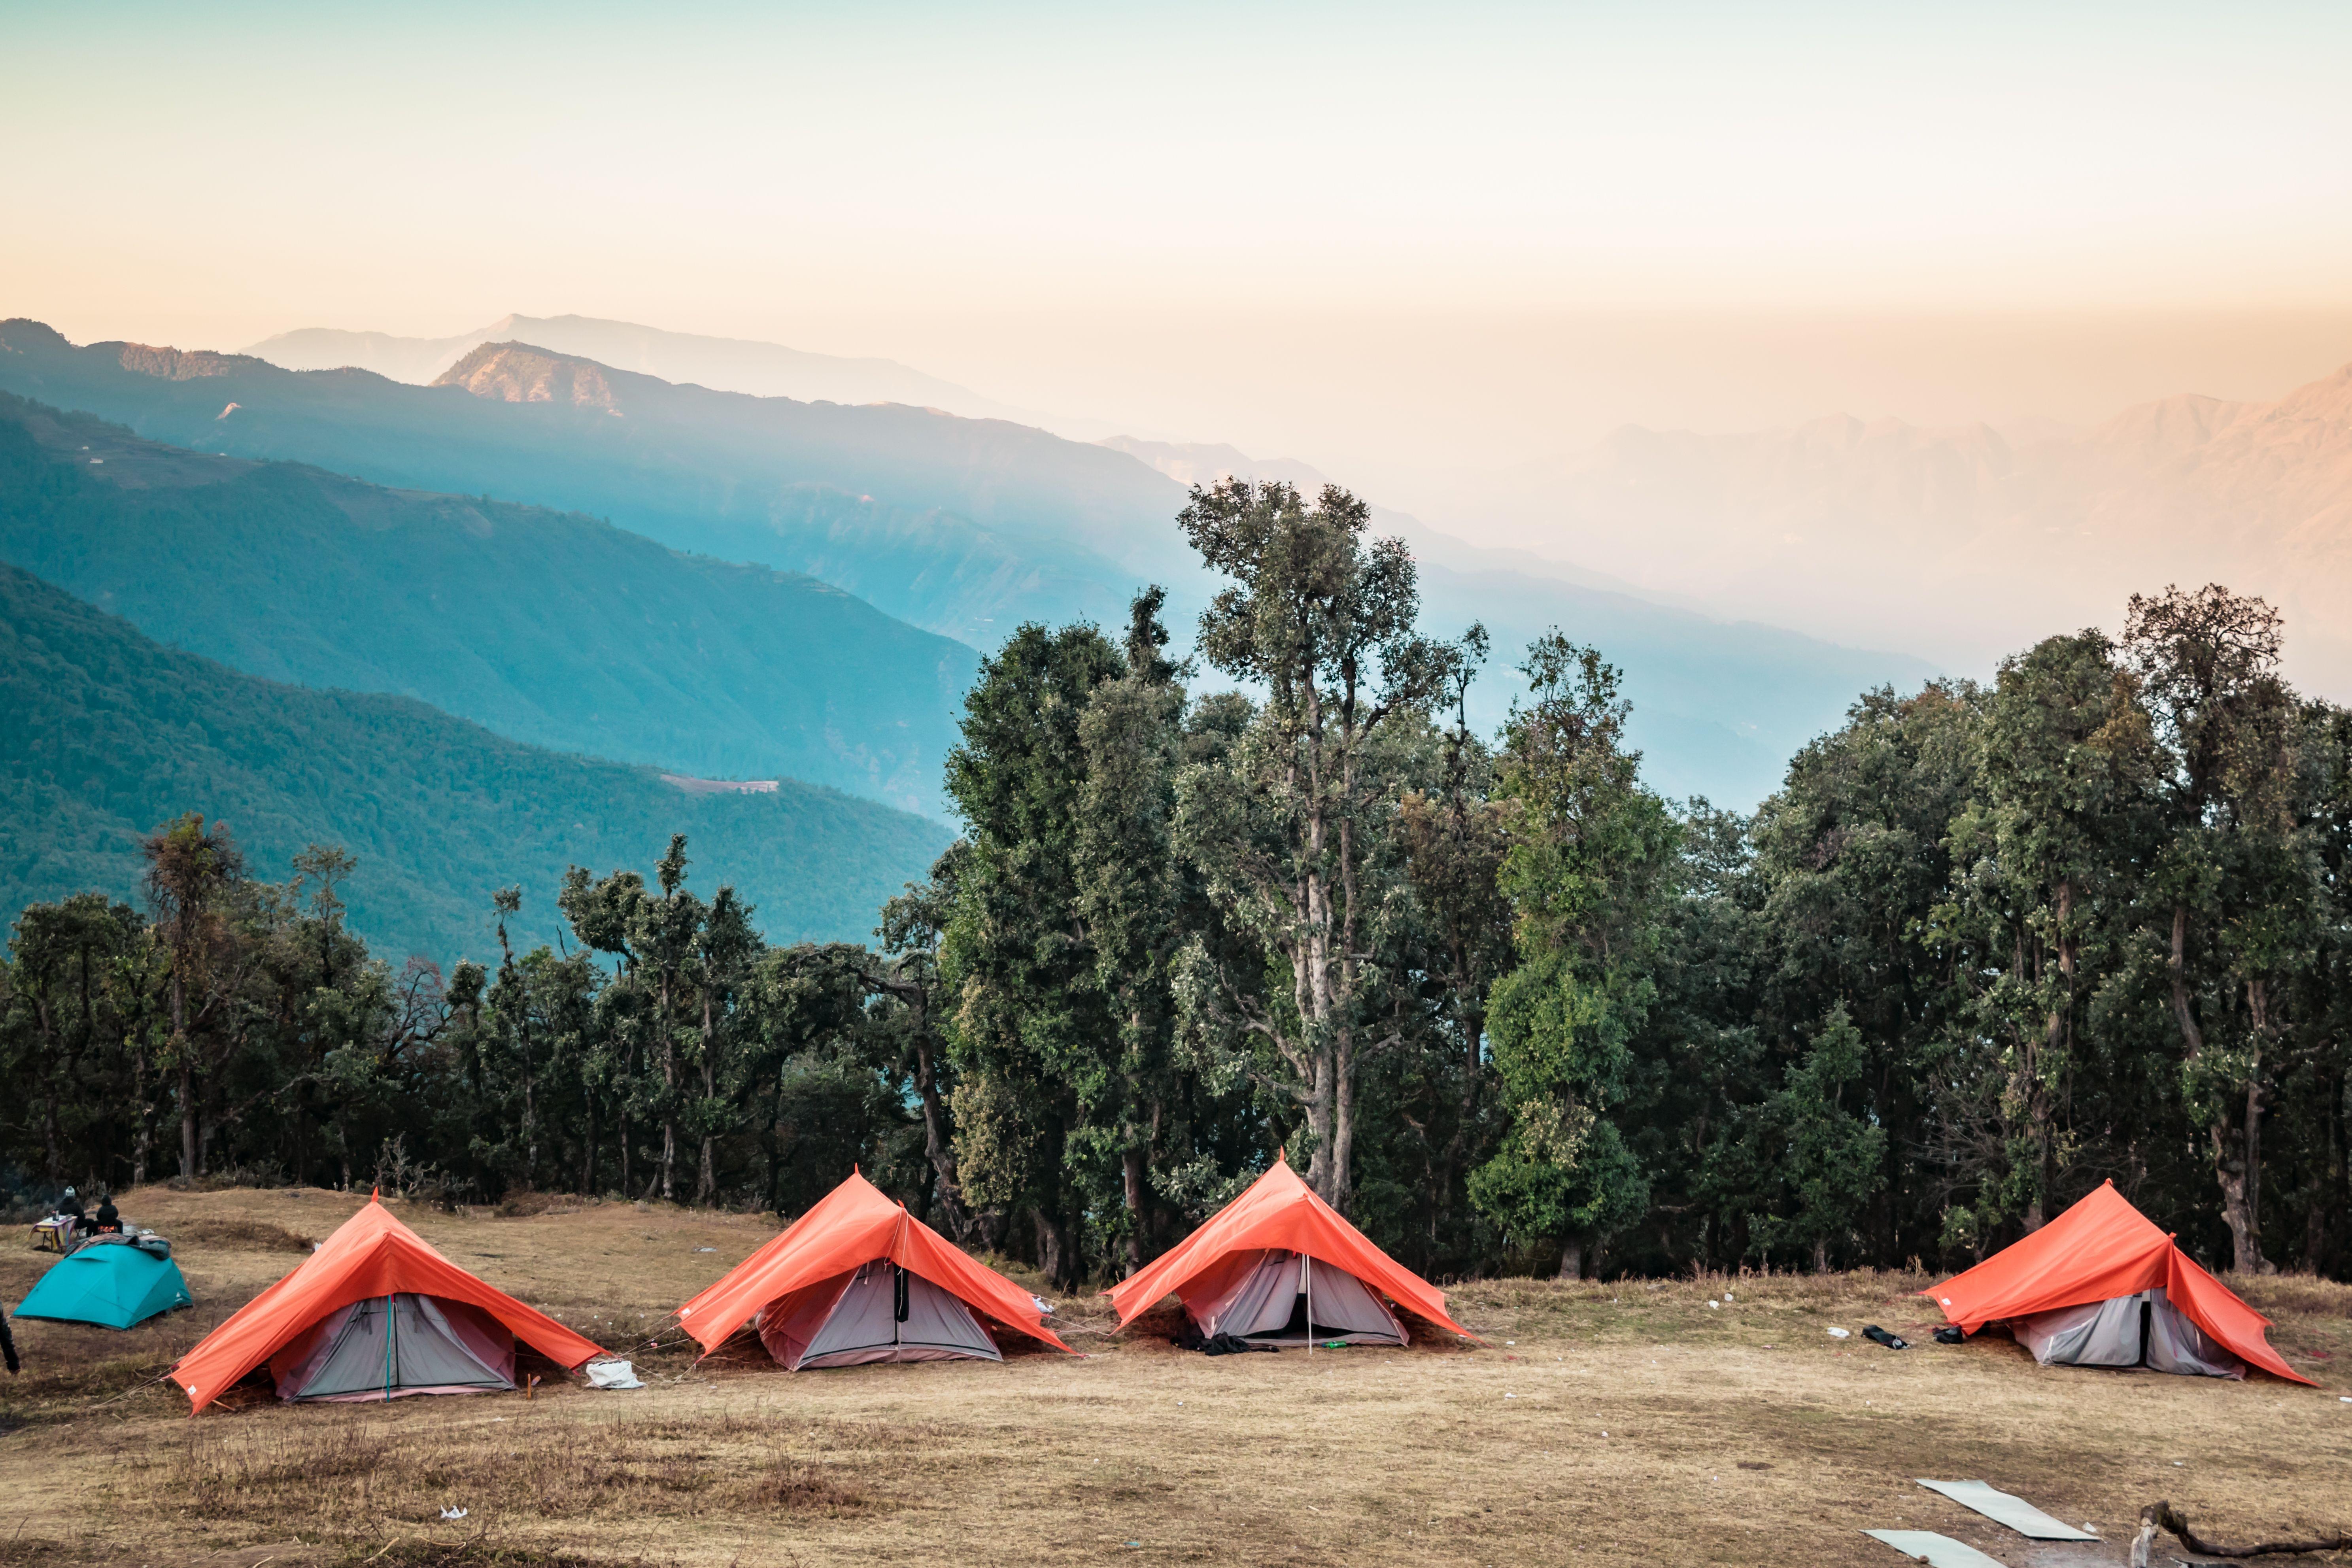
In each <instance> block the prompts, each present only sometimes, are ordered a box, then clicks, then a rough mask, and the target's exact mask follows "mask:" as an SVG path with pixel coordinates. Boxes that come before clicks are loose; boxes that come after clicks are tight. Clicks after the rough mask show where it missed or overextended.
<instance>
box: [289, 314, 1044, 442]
mask: <svg viewBox="0 0 2352 1568" xmlns="http://www.w3.org/2000/svg"><path fill="white" fill-rule="evenodd" d="M492 342H530V343H536V344H539V345H540V346H541V347H543V348H547V349H550V350H552V351H554V352H555V353H564V354H577V355H580V356H582V357H583V358H587V359H593V360H594V361H596V362H597V363H600V364H606V365H610V366H612V367H613V368H614V369H616V370H628V371H635V372H637V373H638V374H644V375H652V376H658V377H659V378H660V379H662V380H664V381H671V382H681V383H687V382H690V383H694V384H698V385H702V386H708V387H712V388H716V389H719V390H724V391H731V392H746V393H750V394H751V395H754V396H760V397H790V398H793V399H796V400H797V401H800V402H803V403H815V402H825V403H853V404H855V403H906V404H911V405H914V406H916V407H919V408H940V409H945V410H946V411H948V412H949V413H951V414H961V415H963V416H966V417H968V418H975V419H1013V420H1018V421H1020V422H1021V423H1024V424H1032V425H1034V424H1039V423H1042V422H1043V416H1036V415H1033V414H1031V413H1029V412H1028V411H1027V410H1024V409H1020V408H1015V407H1013V406H1012V405H1008V404H1003V403H999V402H998V401H996V400H995V399H994V398H992V397H988V396H985V395H982V394H981V393H977V392H974V391H973V390H972V389H971V388H970V387H968V386H959V385H957V384H955V383H954V382H951V381H943V380H941V379H940V378H939V377H938V376H935V375H926V374H923V373H922V372H921V371H919V370H916V369H914V368H912V367H911V366H908V365H903V364H900V363H898V361H896V360H887V359H871V358H844V357H841V356H839V355H835V354H820V353H808V352H806V351H805V350H802V349H793V348H786V347H785V346H783V345H782V344H781V343H766V342H753V341H751V340H750V339H746V338H719V337H709V336H705V335H703V334H700V333H696V332H673V331H664V330H663V329H661V328H659V327H646V326H640V325H638V324H637V323H635V322H633V321H604V320H600V319H598V318H596V317H593V316H523V315H506V316H501V317H499V319H498V320H497V321H492V322H491V323H490V324H489V325H488V326H486V327H478V328H476V329H475V330H474V331H470V332H461V333H459V334H457V336H455V337H448V338H404V337H399V336H396V335H394V334H393V333H389V332H354V331H341V330H340V329H337V328H332V327H304V328H299V329H298V330H296V331H290V332H280V333H278V335H277V336H276V337H273V338H267V339H264V340H263V341H262V342H257V343H255V344H253V345H251V346H250V347H248V348H247V349H246V350H245V353H247V354H250V355H253V356H254V357H255V358H257V359H264V360H268V362H269V363H272V364H275V365H280V366H282V367H284V368H285V369H288V370H334V369H338V368H341V367H342V366H345V365H352V366H356V367H358V368H360V369H362V370H372V371H374V372H375V373H377V374H380V375H385V376H389V377H391V378H392V379H393V380H394V381H406V382H415V383H416V384H420V385H421V384H425V383H427V382H431V381H433V380H435V379H436V378H437V377H439V376H441V375H442V374H444V373H446V371H447V370H448V369H449V368H450V367H451V366H452V365H454V364H456V363H457V362H458V361H459V360H461V359H464V358H465V357H466V356H467V354H469V353H472V352H473V351H474V350H475V349H477V348H479V347H480V346H481V345H482V344H484V343H492Z"/></svg>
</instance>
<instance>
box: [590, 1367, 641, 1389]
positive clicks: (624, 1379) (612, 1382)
mask: <svg viewBox="0 0 2352 1568" xmlns="http://www.w3.org/2000/svg"><path fill="white" fill-rule="evenodd" d="M588 1386H589V1387H591V1388H643V1387H644V1386H645V1384H642V1383H640V1382H638V1381H637V1369H636V1368H635V1367H634V1366H632V1365H630V1364H629V1363H627V1362H625V1361H592V1362H590V1363H588Z"/></svg>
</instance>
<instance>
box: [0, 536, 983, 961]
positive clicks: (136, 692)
mask: <svg viewBox="0 0 2352 1568" xmlns="http://www.w3.org/2000/svg"><path fill="white" fill-rule="evenodd" d="M192 810H193V811H199V812H202V813H203V814H204V815H205V816H206V817H208V818H212V819H216V820H225V821H226V822H227V823H228V825H229V826H230V829H231V831H232V832H233V833H234V834H235V836H236V839H237V841H238V843H239V844H240V845H241V846H242V847H243V848H244V849H245V851H246V856H247V864H248V867H249V868H250V870H251V872H252V874H253V875H255V876H257V877H259V878H262V879H268V880H273V881H274V880H279V879H283V878H284V877H286V876H287V875H288V874H289V869H290V866H289V863H290V861H291V859H292V858H293V856H294V855H296V854H297V853H299V851H300V850H302V849H303V848H305V847H308V846H309V845H310V844H313V843H329V844H337V845H341V847H344V848H346V849H348V850H350V851H351V852H352V854H353V855H355V856H356V857H357V858H358V861H359V864H358V868H357V869H356V870H355V871H354V872H353V874H352V879H351V881H350V883H349V885H348V887H347V889H345V895H344V896H345V899H346V901H347V903H348V905H349V916H348V918H349V920H350V921H351V924H352V928H353V929H354V930H356V931H360V932H361V933H362V935H364V936H365V937H366V938H367V939H368V941H369V942H370V943H371V944H373V945H374V946H375V947H376V948H377V950H378V951H379V952H385V953H387V954H389V955H392V956H394V957H395V958H396V957H397V956H399V955H403V954H408V953H422V954H425V955H427V956H430V957H432V958H435V959H436V960H440V961H442V962H444V963H446V962H447V961H448V960H450V959H453V958H456V957H459V956H466V955H470V956H473V957H477V958H480V957H483V956H485V955H487V954H489V953H491V952H495V943H494V941H493V937H492V924H491V917H490V909H491V897H492V895H493V894H494V893H495V892H496V891H497V890H498V889H500V888H504V887H509V886H520V888H521V889H522V895H523V907H522V914H521V917H520V921H519V922H518V923H517V926H516V928H515V929H516V934H517V935H518V936H520V938H522V939H523V940H524V941H525V942H540V941H547V942H554V941H556V940H558V938H559V937H560V935H561V926H562V921H561V919H560V917H559V916H558V915H557V913H556V911H555V908H554V894H555V889H556V887H557V885H558V883H559V882H560V880H561V879H562V875H563V871H564V868H566V867H567V866H571V865H574V864H577V865H581V866H585V867H589V868H593V869H595V870H597V871H598V872H600V873H601V872H603V871H604V870H609V869H613V868H635V869H638V870H641V871H649V870H650V868H651V866H652V865H653V862H654V861H655V860H656V859H657V858H659V857H660V856H661V854H662V852H663V851H664V849H665V848H667V845H668V842H669V836H670V835H671V834H672V833H674V832H682V833H685V834H686V835H687V836H688V855H689V857H690V858H691V859H692V861H693V869H692V871H691V883H690V885H692V886H693V887H695V888H697V889H700V890H701V891H702V892H703V893H704V894H705V895H706V896H708V895H709V893H710V892H711V891H713V890H714V889H717V888H718V887H719V885H720V884H721V883H731V884H733V885H734V886H735V887H736V888H737V889H739V890H740V892H741V893H742V894H743V896H744V897H745V898H746V899H748V900H750V901H751V903H752V904H753V905H754V906H755V918H756V920H757V921H758V923H759V924H760V926H761V928H762V929H763V930H764V931H765V932H766V933H767V935H768V937H769V939H770V940H772V941H774V942H790V941H794V940H798V939H801V938H840V939H853V940H854V939H859V938H862V937H863V936H864V935H865V934H866V931H868V930H869V929H870V928H871V926H872V925H873V923H874V912H875V910H876V909H877V907H878V906H879V904H880V902H881V900H883V899H885V898H887V897H888V896H889V895H890V894H892V893H895V892H897V891H898V888H899V886H900V884H901V883H903V882H905V881H907V880H908V879H910V878H913V877H918V876H920V875H921V874H922V872H923V870H924V869H925V868H927V867H928V866H929V863H930V861H931V859H932V858H934V857H935V856H936V855H937V854H938V853H939V852H940V849H942V848H944V847H946V844H947V841H948V839H949V837H950V835H949V831H948V829H946V828H945V827H943V826H940V825H939V824H938V823H936V822H933V821H930V820H929V819H928V818H924V817H920V816H912V815H910V814H908V813H906V812H899V811H893V810H891V809H890V808H889V807H887V806H883V805H875V804H874V803H872V802H869V801H862V800H856V799H852V798H851V797H849V796H847V795H840V794H837V793H835V792H834V791H831V790H822V789H816V788H813V787H810V786H808V785H805V784H796V783H793V782H791V781H782V782H780V783H779V784H777V785H776V787H775V788H773V789H772V790H767V791H761V792H757V793H737V792H732V791H697V790H691V789H682V788H680V787H678V786H677V784H672V783H669V782H666V781H665V780H663V779H662V778H661V777H660V776H659V775H658V774H657V773H656V772H655V771H654V770H653V769H650V768H637V767H628V766H625V765H622V764H620V763H607V762H600V761H596V760H594V759H592V758H586V757H578V756H570V755H565V754H563V753H561V752H550V751H545V750H541V749H540V748H538V747H534V746H527V745H524V744H521V743H520V742H515V741H510V740H507V739H505V738H503V737H501V736H499V735H495V734H492V733H491V732H490V731H488V730H485V729H483V728H481V727H480V726H478V725H475V724H469V723H467V722H465V721H461V720H457V719H453V718H450V717H449V716H448V715H446V714H445V713H442V712H440V711H438V710H435V709H433V708H430V707H427V706H426V705H425V704H424V703H422V702H418V701H415V700H412V699H409V698H404V697H388V696H375V695H361V694H355V693H352V692H344V691H313V690H308V689H302V688H299V687H292V686H284V685H279V684H278V683H276V682H273V681H268V680H262V679H257V678H255V677H253V676H250V675H245V674H240V673H238V672H237V671H236V670H232V669H230V668H226V666H224V665H221V664H219V663H216V662H215V661H213V660H211V659H206V658H199V657H197V656H195V655H194V654H189V653H183V652H180V651H177V650H175V649H172V648H167V647H163V646H161V645H160V644H158V643H156V642H155V641H153V640H152V639H151V638H149V637H144V636H142V635H141V634H140V633H139V631H138V630H137V629H136V628H134V627H133V626H131V625H130V623H129V622H127V621H124V620H121V619H120V618H118V617H116V616H109V615H106V614H105V613H103V612H101V611H100V610H97V609H95V608H93V607H91V606H90V605H87V604H85V603H83V602H82V601H80V600H79V599H76V598H74V597H72V596H71V595H68V594H66V593H65V592H64V591H63V590H61V589H58V588H56V587H53V586H51V585H49V584H46V583H43V582H41V581H39V580H38V579H37V578H36V577H34V576H33V575H31V574H28V573H26V572H24V571H21V570H19V569H18V568H16V567H15V566H9V565H0V909H5V910H17V909H20V908H22V907H23V906H24V905H25V904H26V903H27V902H29V901H31V900H37V899H54V898H58V897H60V896H62V895H64V894H66V893H69V892H76V891H80V890H83V889H100V890H102V891H105V892H108V893H110V894H113V895H114V896H116V897H118V898H125V899H129V898H134V897H135V896H136V894H137V890H138V886H139V875H140V866H141V861H140V854H139V837H140V836H141V835H142V834H144V833H146V832H147V831H149V830H150V829H152V827H154V826H156V825H157V824H159V823H162V822H163V821H166V820H168V819H169V818H171V817H173V816H178V815H180V814H181V813H183V812H186V811H192Z"/></svg>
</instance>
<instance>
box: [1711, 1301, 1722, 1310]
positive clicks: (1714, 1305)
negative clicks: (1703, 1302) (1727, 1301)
mask: <svg viewBox="0 0 2352 1568" xmlns="http://www.w3.org/2000/svg"><path fill="white" fill-rule="evenodd" d="M1707 1306H1708V1307H1709V1308H1710V1309H1713V1310H1720V1309H1721V1307H1722V1306H1723V1303H1722V1302H1720V1301H1709V1302H1708V1303H1707Z"/></svg>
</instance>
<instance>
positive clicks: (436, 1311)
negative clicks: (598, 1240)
mask: <svg viewBox="0 0 2352 1568" xmlns="http://www.w3.org/2000/svg"><path fill="white" fill-rule="evenodd" d="M417 1297H423V1298H425V1299H426V1300H427V1301H428V1303H430V1305H428V1306H427V1307H426V1308H425V1312H426V1313H427V1315H428V1317H429V1318H430V1319H431V1320H433V1321H436V1322H438V1323H439V1324H440V1326H441V1327H442V1328H443V1329H444V1330H445V1331H446V1327H447V1318H448V1317H450V1316H456V1317H458V1318H461V1319H462V1320H463V1321H464V1322H465V1323H466V1324H467V1325H468V1329H467V1330H463V1331H460V1337H469V1338H472V1339H474V1340H477V1341H478V1340H479V1339H480V1337H481V1333H482V1332H495V1331H499V1330H503V1331H505V1332H506V1333H509V1334H510V1335H511V1336H512V1338H513V1339H515V1340H520V1341H521V1342H523V1343H525V1344H527V1345H529V1346H530V1348H531V1349H533V1350H535V1351H538V1352H540V1353H541V1354H542V1355H544V1356H546V1357H547V1358H548V1359H549V1360H550V1361H552V1362H554V1363H556V1364H557V1365H559V1366H562V1367H565V1368H577V1367H579V1366H580V1365H581V1364H582V1363H585V1362H587V1361H589V1360H590V1359H591V1358H593V1357H594V1356H597V1355H599V1354H602V1353H603V1352H600V1351H599V1350H598V1349H597V1348H596V1346H594V1345H593V1344H591V1343H589V1342H587V1341H586V1340H583V1339H582V1338H581V1337H580V1336H579V1335H578V1334H575V1333H573V1332H572V1331H571V1330H570V1329H567V1328H565V1327H564V1326H563V1325H562V1324H561V1323H559V1322H557V1321H555V1320H554V1319H552V1318H550V1317H548V1316H546V1315H545V1314H544V1313H541V1312H538V1311H535V1310H532V1309H530V1308H529V1307H526V1306H524V1305H523V1304H522V1303H521V1302H520V1301H518V1300H515V1299H514V1298H513V1297H511V1296H509V1295H508V1294H507V1293H506V1292H505V1291H503V1290H497V1289H491V1288H490V1287H489V1286H488V1285H485V1284H484V1283H482V1281H480V1280H479V1279H475V1278H474V1277H473V1276H472V1275H471V1274H468V1273H467V1272H466V1271H465V1270H464V1269H462V1268H458V1267H457V1265H456V1264H454V1263H452V1262H450V1261H449V1260H448V1259H447V1258H444V1257H442V1256H441V1255H440V1254H439V1253H438V1252H436V1251H434V1250H433V1248H432V1247H430V1246H428V1245H427V1244H426V1242H425V1238H424V1237H421V1236H418V1235H417V1234H416V1233H415V1231H413V1230H411V1229H409V1228H408V1227H407V1226H404V1225H403V1224H401V1223H400V1221H398V1220H397V1219H394V1217H393V1215H392V1211H391V1210H389V1209H387V1208H385V1207H384V1206H383V1204H381V1203H379V1202H377V1201H376V1200H375V1199H373V1198H370V1199H369V1200H368V1204H367V1206H366V1207H365V1208H362V1210H360V1212H359V1213H357V1214H355V1215H352V1217H351V1218H350V1219H348V1220H345V1221H344V1222H343V1223H342V1225H341V1226H338V1227H337V1229H336V1231H335V1234H334V1235H332V1236H331V1237H328V1238H327V1239H326V1241H325V1242H323V1243H322V1244H320V1247H319V1250H318V1251H316V1252H314V1253H312V1254H311V1255H310V1257H309V1258H305V1259H303V1261H302V1265H301V1267H300V1268H297V1269H295V1270H294V1272H292V1273H291V1274H289V1275H288V1276H286V1278H285V1279H280V1280H279V1281H278V1283H277V1284H275V1285H272V1286H271V1287H270V1288H269V1289H267V1290H264V1291H263V1292H262V1293H261V1294H260V1295H258V1296H256V1297H255V1298H254V1299H253V1300H250V1301H247V1303H246V1304H245V1305H244V1306H243V1307H240V1308H238V1309H237V1310H236V1315H235V1316H233V1317H231V1318H230V1319H229V1320H228V1321H226V1322H225V1323H223V1324H222V1325H221V1326H220V1327H219V1328H217V1329H215V1330H214V1331H212V1332H211V1333H209V1334H206V1335H205V1337H204V1339H203V1340H202V1341H200V1342H198V1343H197V1345H196V1347H195V1349H194V1350H192V1351H190V1352H188V1353H187V1354H185V1355H184V1356H182V1357H181V1358H180V1361H179V1364H178V1365H176V1366H174V1367H173V1369H172V1381H173V1382H174V1383H176V1384H179V1385H180V1386H181V1387H182V1388H184V1389H185V1390H187V1393H188V1400H189V1405H190V1408H189V1411H188V1414H189V1415H194V1414H195V1413H196V1412H197V1411H199V1410H202V1409H203V1408H204V1407H205V1405H209V1404H211V1403H212V1402H213V1401H214V1400H215V1399H217V1398H219V1397H220V1395H221V1394H222V1393H223V1392H225V1391H226V1389H227V1388H228V1387H229V1386H230V1385H231V1384H235V1383H236V1381H237V1380H238V1379H239V1378H241V1377H243V1376H244V1375H245V1374H246V1373H249V1372H251V1371H252V1370H253V1369H254V1368H255V1367H257V1366H259V1365H261V1364H262V1363H264V1362H270V1361H272V1360H273V1358H277V1357H278V1356H279V1352H283V1351H285V1350H287V1349H288V1348H289V1347H291V1346H295V1345H297V1343H298V1342H300V1341H302V1340H303V1338H304V1336H305V1335H306V1334H309V1333H310V1331H312V1330H313V1329H315V1328H317V1327H319V1326H320V1324H321V1323H323V1322H325V1321H327V1320H328V1319H330V1318H331V1317H332V1316H333V1315H334V1314H335V1313H337V1312H338V1311H340V1310H341V1309H344V1308H347V1307H352V1306H354V1305H357V1304H360V1303H364V1302H370V1301H376V1300H390V1301H394V1302H397V1301H398V1300H401V1299H409V1300H411V1301H412V1302H413V1300H414V1299H415V1298H417ZM450 1303H456V1304H457V1311H456V1312H455V1313H445V1311H444V1308H446V1306H447V1305H448V1304H450ZM409 1310H410V1311H412V1312H413V1311H414V1310H415V1309H414V1307H413V1306H412V1307H411V1308H410V1309H409ZM475 1324H480V1325H482V1329H481V1331H472V1329H471V1325H475ZM491 1325H495V1328H492V1327H491ZM509 1363H511V1342H509ZM272 1370H273V1371H277V1370H278V1368H277V1367H276V1366H274V1365H273V1369H272ZM418 1392H422V1390H421V1389H420V1390H418ZM386 1396H387V1397H389V1391H388V1390H387V1394H386Z"/></svg>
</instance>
